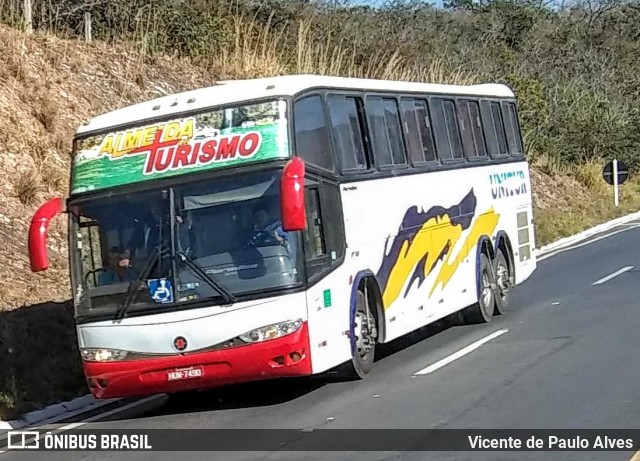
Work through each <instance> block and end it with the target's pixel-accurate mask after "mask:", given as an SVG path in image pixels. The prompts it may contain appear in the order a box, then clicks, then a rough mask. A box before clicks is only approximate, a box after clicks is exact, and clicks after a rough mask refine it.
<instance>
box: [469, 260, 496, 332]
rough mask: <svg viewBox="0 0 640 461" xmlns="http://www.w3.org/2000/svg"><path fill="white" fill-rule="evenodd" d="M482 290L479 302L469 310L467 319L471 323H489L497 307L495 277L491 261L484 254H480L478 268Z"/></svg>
mask: <svg viewBox="0 0 640 461" xmlns="http://www.w3.org/2000/svg"><path fill="white" fill-rule="evenodd" d="M478 272H479V274H478V275H479V282H480V287H479V288H480V290H479V292H480V293H479V294H480V296H479V297H478V302H477V303H475V304H474V305H473V306H469V307H468V308H467V312H466V313H465V318H466V320H467V322H469V323H487V322H490V321H491V318H492V317H493V311H494V306H495V285H496V283H495V277H494V275H493V267H492V265H491V261H489V258H488V257H487V255H485V254H484V253H481V254H480V265H479V267H478Z"/></svg>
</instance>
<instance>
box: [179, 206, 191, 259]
mask: <svg viewBox="0 0 640 461" xmlns="http://www.w3.org/2000/svg"><path fill="white" fill-rule="evenodd" d="M176 221H177V222H178V227H177V233H178V241H177V250H178V251H182V252H184V253H186V254H187V255H189V256H190V257H192V258H195V257H196V256H195V250H196V232H195V228H194V225H193V223H194V219H193V212H192V211H187V212H186V214H185V217H184V218H183V217H182V215H180V214H176Z"/></svg>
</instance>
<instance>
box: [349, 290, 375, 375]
mask: <svg viewBox="0 0 640 461" xmlns="http://www.w3.org/2000/svg"><path fill="white" fill-rule="evenodd" d="M365 290H366V288H365ZM353 323H354V325H353V334H354V346H353V348H352V358H351V363H350V367H349V375H350V376H351V377H352V378H354V379H363V378H364V377H365V376H367V375H368V374H369V373H370V372H371V370H372V369H373V360H374V358H375V352H376V340H377V329H376V320H375V318H374V316H373V313H372V312H371V307H370V306H369V301H368V299H367V296H366V294H365V293H364V292H363V291H362V290H358V294H357V297H356V313H355V317H354V322H353Z"/></svg>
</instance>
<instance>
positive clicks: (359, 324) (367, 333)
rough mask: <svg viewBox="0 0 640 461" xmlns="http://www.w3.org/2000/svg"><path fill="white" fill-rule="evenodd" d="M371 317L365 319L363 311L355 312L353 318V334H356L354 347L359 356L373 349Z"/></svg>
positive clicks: (373, 332)
mask: <svg viewBox="0 0 640 461" xmlns="http://www.w3.org/2000/svg"><path fill="white" fill-rule="evenodd" d="M371 320H372V319H370V320H369V321H367V317H366V314H365V313H364V312H360V311H358V312H356V318H355V327H354V331H355V335H356V348H357V349H358V353H359V354H360V356H365V355H367V354H368V353H369V352H371V350H372V349H373V347H372V346H373V334H375V331H374V330H375V329H374V328H372V325H371V324H370V322H371Z"/></svg>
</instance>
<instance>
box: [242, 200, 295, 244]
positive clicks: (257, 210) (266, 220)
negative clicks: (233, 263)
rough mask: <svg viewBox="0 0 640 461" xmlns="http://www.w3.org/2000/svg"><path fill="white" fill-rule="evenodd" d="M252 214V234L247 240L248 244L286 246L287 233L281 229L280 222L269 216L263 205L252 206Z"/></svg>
mask: <svg viewBox="0 0 640 461" xmlns="http://www.w3.org/2000/svg"><path fill="white" fill-rule="evenodd" d="M252 216H253V234H252V235H251V239H250V240H249V245H250V246H271V245H283V246H285V247H286V246H287V243H288V234H287V232H285V231H284V230H283V229H282V223H281V222H280V220H278V219H275V218H272V217H270V216H269V213H268V212H267V208H266V207H265V206H264V205H261V204H260V205H257V206H256V207H254V209H253V213H252Z"/></svg>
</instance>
